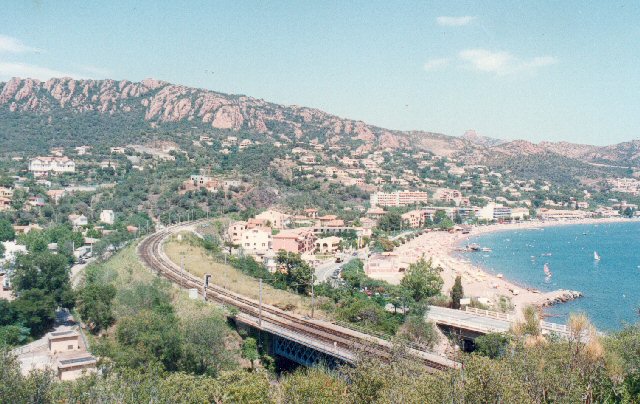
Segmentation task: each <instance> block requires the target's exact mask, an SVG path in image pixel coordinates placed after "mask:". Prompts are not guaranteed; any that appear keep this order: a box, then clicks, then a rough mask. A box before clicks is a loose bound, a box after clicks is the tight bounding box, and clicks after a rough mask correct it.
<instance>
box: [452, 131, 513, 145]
mask: <svg viewBox="0 0 640 404" xmlns="http://www.w3.org/2000/svg"><path fill="white" fill-rule="evenodd" d="M461 137H462V139H464V140H466V141H468V142H471V143H473V144H475V145H479V146H486V147H491V146H497V145H500V144H503V143H506V142H507V140H502V139H494V138H491V137H486V136H480V135H478V133H477V132H476V131H475V130H473V129H469V130H468V131H466V132H464V134H463V135H462V136H461Z"/></svg>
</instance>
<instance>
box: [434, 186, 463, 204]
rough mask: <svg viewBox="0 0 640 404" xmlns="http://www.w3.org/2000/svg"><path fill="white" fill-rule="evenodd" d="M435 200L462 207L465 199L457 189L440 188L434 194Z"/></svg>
mask: <svg viewBox="0 0 640 404" xmlns="http://www.w3.org/2000/svg"><path fill="white" fill-rule="evenodd" d="M433 199H435V200H436V201H439V202H447V203H451V202H453V203H455V204H456V205H460V204H461V201H462V199H463V197H462V192H460V191H458V190H457V189H449V188H438V189H436V192H435V193H434V194H433Z"/></svg>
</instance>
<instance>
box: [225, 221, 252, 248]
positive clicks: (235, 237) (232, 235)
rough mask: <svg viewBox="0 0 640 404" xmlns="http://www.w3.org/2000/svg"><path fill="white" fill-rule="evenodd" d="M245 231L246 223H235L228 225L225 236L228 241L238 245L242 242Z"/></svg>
mask: <svg viewBox="0 0 640 404" xmlns="http://www.w3.org/2000/svg"><path fill="white" fill-rule="evenodd" d="M246 229H247V222H244V221H241V220H240V221H237V222H233V223H231V224H230V225H229V228H228V229H227V236H228V237H229V241H230V242H231V243H233V244H240V242H241V241H242V233H243V232H244V231H245V230H246Z"/></svg>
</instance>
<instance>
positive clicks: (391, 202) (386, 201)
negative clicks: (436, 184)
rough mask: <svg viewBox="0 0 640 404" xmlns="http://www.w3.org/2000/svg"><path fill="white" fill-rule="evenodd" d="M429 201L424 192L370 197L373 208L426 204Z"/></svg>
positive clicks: (376, 194)
mask: <svg viewBox="0 0 640 404" xmlns="http://www.w3.org/2000/svg"><path fill="white" fill-rule="evenodd" d="M427 200H428V195H427V193H426V192H422V191H395V192H375V193H373V194H371V197H370V203H371V207H376V206H409V205H417V204H422V203H424V204H426V203H427Z"/></svg>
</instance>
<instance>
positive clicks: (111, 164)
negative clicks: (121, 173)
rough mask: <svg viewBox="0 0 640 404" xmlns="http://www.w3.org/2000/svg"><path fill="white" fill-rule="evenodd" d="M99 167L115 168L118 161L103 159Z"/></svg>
mask: <svg viewBox="0 0 640 404" xmlns="http://www.w3.org/2000/svg"><path fill="white" fill-rule="evenodd" d="M100 168H101V169H103V170H104V169H107V168H113V169H114V170H115V169H116V168H118V163H116V162H115V161H111V160H104V161H101V162H100Z"/></svg>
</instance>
